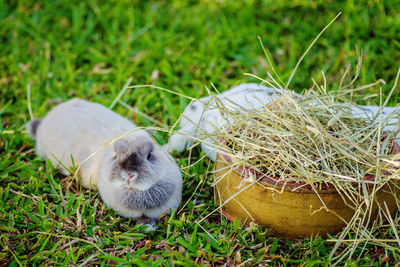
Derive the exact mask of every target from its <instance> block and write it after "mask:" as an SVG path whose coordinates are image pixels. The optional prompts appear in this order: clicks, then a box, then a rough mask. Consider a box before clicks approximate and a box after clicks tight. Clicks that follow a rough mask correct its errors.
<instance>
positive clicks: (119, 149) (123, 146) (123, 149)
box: [114, 138, 128, 159]
mask: <svg viewBox="0 0 400 267" xmlns="http://www.w3.org/2000/svg"><path fill="white" fill-rule="evenodd" d="M114 150H115V153H116V154H117V158H118V159H121V158H122V157H123V156H124V155H125V154H126V153H127V152H128V141H126V140H125V139H122V138H120V139H118V140H117V141H115V143H114Z"/></svg>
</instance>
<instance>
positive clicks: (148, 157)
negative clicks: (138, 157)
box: [147, 152, 153, 160]
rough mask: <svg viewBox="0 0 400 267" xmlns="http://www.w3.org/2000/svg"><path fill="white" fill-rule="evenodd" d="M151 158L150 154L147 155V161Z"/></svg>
mask: <svg viewBox="0 0 400 267" xmlns="http://www.w3.org/2000/svg"><path fill="white" fill-rule="evenodd" d="M152 158H153V155H152V154H151V152H150V153H149V154H147V160H151V159H152Z"/></svg>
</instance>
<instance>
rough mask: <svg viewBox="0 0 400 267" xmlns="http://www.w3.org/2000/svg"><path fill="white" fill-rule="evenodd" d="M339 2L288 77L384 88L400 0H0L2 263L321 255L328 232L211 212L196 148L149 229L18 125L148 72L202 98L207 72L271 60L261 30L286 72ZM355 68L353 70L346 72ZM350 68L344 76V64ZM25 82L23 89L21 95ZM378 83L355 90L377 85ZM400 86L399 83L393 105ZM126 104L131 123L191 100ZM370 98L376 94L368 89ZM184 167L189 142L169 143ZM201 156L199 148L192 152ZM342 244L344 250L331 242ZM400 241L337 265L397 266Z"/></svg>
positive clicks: (233, 80) (277, 260) (235, 73)
mask: <svg viewBox="0 0 400 267" xmlns="http://www.w3.org/2000/svg"><path fill="white" fill-rule="evenodd" d="M339 12H342V14H341V16H340V17H339V18H338V20H337V21H336V22H334V23H333V24H332V26H331V27H330V28H329V29H327V31H326V32H325V33H324V34H323V35H322V36H321V38H320V39H319V40H318V42H317V43H316V44H315V45H314V46H313V48H312V49H311V50H310V52H309V53H308V54H307V56H306V57H305V58H304V60H303V62H302V63H301V65H300V66H299V69H298V70H297V72H296V75H295V76H294V78H293V80H292V82H291V84H290V88H291V89H293V90H295V91H297V92H301V91H302V90H303V89H305V88H309V87H311V86H312V85H313V81H312V78H313V79H314V80H315V81H316V82H318V83H321V82H322V81H323V75H322V72H323V73H324V75H325V76H326V79H327V81H328V85H329V86H328V89H329V90H335V88H337V87H338V84H339V82H340V79H341V77H342V75H343V73H344V72H345V70H346V68H347V67H348V66H352V70H354V69H355V66H356V63H357V53H358V52H357V51H359V52H361V51H363V64H362V67H361V71H360V77H359V79H358V81H357V82H356V83H355V85H361V84H368V83H372V82H375V81H376V80H378V79H383V80H384V81H385V82H386V84H385V85H384V86H383V92H384V95H385V94H387V93H388V91H389V90H390V88H391V86H392V85H393V83H394V78H395V75H396V73H397V69H398V68H399V67H400V60H399V59H400V2H398V1H389V0H388V1H379V0H370V1H351V0H349V1H307V0H295V1H293V0H284V1H256V0H249V1H208V0H203V1H178V0H175V1H117V0H114V1H94V0H86V1H70V0H68V1H67V0H63V1H52V0H50V1H33V0H26V1H6V0H0V122H1V123H0V153H1V154H0V202H1V204H0V246H1V250H0V265H11V266H16V265H29V266H30V265H42V264H46V265H85V264H92V265H94V264H98V265H107V264H118V263H119V264H130V263H132V264H137V265H141V266H158V265H172V264H174V265H185V266H190V265H196V264H200V265H223V264H228V265H232V264H234V265H239V264H242V265H257V264H263V265H266V264H271V265H292V264H294V265H297V264H300V265H306V266H314V265H322V266H324V265H330V264H332V263H333V262H332V261H331V260H330V259H329V254H330V251H331V249H332V247H333V244H332V243H330V242H328V241H325V240H324V239H322V238H320V237H314V238H311V239H303V240H295V241H289V240H285V239H282V238H277V237H274V236H273V235H272V234H271V233H270V231H269V230H268V229H267V228H264V227H260V226H257V225H254V224H251V225H249V226H243V225H241V224H240V223H239V222H228V221H227V220H226V219H225V218H223V217H221V216H220V215H219V214H217V213H213V214H212V215H211V216H208V217H207V218H206V219H205V220H201V219H202V218H204V217H205V216H207V215H208V214H209V213H210V212H211V211H213V210H214V209H215V208H216V206H215V204H214V202H213V197H214V196H213V189H212V187H211V183H212V181H213V176H212V175H211V174H210V173H209V172H208V171H209V170H210V169H211V168H212V166H211V165H210V164H209V163H208V162H207V161H205V160H201V161H200V162H199V163H198V164H196V165H195V166H192V167H190V168H187V169H186V171H185V175H184V189H183V200H182V205H181V208H180V209H179V210H177V211H176V212H175V213H173V214H171V215H170V216H167V217H165V218H164V219H163V220H161V221H160V224H159V225H158V230H157V231H155V232H150V233H148V232H145V231H144V229H143V227H139V226H136V225H135V223H134V222H133V221H132V220H129V219H126V218H122V217H120V216H118V215H117V214H116V213H115V212H114V211H112V210H109V209H107V208H106V207H105V206H104V204H103V203H102V202H101V199H100V197H99V195H98V193H97V192H96V191H93V190H92V191H89V190H85V189H82V188H79V186H77V185H73V186H72V187H69V188H67V187H66V184H67V183H66V181H68V180H69V179H71V177H64V176H63V175H61V174H60V173H59V172H58V171H57V170H54V169H52V168H51V167H50V168H49V170H48V171H46V167H45V162H43V161H42V160H41V159H40V158H38V157H37V156H36V155H35V153H34V141H33V140H31V139H30V138H29V137H28V136H27V135H26V132H25V129H24V125H25V124H26V123H27V122H28V121H29V120H30V114H29V111H28V104H31V109H32V112H33V116H34V117H40V116H44V115H45V114H46V113H47V111H49V109H50V108H51V107H52V106H53V105H54V104H52V103H53V102H55V101H63V100H67V99H70V98H72V97H80V98H84V99H88V100H91V101H95V102H99V103H102V104H104V105H106V106H109V105H110V104H111V103H112V101H113V100H114V99H115V98H116V97H117V95H118V93H119V92H120V90H121V89H122V87H123V86H124V84H125V83H126V82H127V81H128V79H129V78H132V83H131V84H132V85H146V84H147V85H156V86H160V87H163V88H167V89H168V90H171V91H175V92H178V93H180V94H184V95H188V96H192V97H201V96H204V95H205V94H207V90H206V87H208V88H211V87H212V84H213V85H214V86H215V87H216V88H217V89H218V90H220V91H224V90H227V89H229V88H230V87H232V86H234V85H237V84H239V83H242V82H256V81H257V80H256V79H255V78H252V77H249V76H248V75H245V73H252V74H254V75H257V76H260V77H266V73H267V72H268V71H271V67H270V66H269V65H268V64H267V60H266V57H265V55H264V53H263V50H262V46H261V45H260V42H259V40H258V38H257V37H260V39H261V41H262V43H263V45H264V46H265V48H266V50H267V53H268V54H269V55H270V57H271V58H272V59H273V64H274V66H275V69H276V71H277V73H278V74H279V76H280V77H281V79H282V80H283V81H287V80H288V78H289V77H290V74H291V72H292V70H293V69H294V67H295V65H296V63H297V62H298V60H299V58H300V57H301V55H302V54H303V53H304V51H305V50H306V49H307V47H308V46H309V44H310V43H311V42H312V40H313V39H314V38H315V36H317V35H318V33H319V32H320V31H321V30H322V28H324V26H326V25H327V24H328V23H329V22H330V21H331V19H332V18H334V17H335V16H336V15H337V14H338V13H339ZM353 73H354V72H353ZM347 80H351V77H348V78H347ZM28 88H30V98H31V99H30V101H28ZM378 92H379V88H377V87H374V88H372V89H369V90H367V91H366V92H362V93H363V94H372V93H378ZM399 97H400V94H399V93H398V90H396V91H395V93H394V96H393V97H392V98H391V102H390V104H391V105H392V106H394V105H396V104H397V101H398V99H399ZM122 100H123V101H124V102H125V103H127V104H128V105H130V106H132V107H134V108H137V109H139V110H140V111H141V112H143V113H145V114H147V115H148V116H150V117H151V118H152V119H151V120H150V119H148V118H145V117H143V116H141V115H139V114H136V113H134V112H132V111H131V110H129V109H127V108H126V107H125V106H123V105H121V104H117V105H116V106H115V107H114V110H115V111H116V112H118V113H120V114H121V115H123V116H125V117H126V118H129V119H131V120H133V121H134V122H135V123H136V124H137V125H140V126H157V125H156V124H155V122H154V120H157V121H159V122H161V123H162V124H163V125H169V126H172V125H173V124H174V123H175V122H176V120H177V119H178V118H179V116H180V114H181V112H182V111H183V109H184V107H185V106H186V105H187V104H188V103H189V102H190V101H189V100H188V99H185V98H183V97H180V96H178V95H176V94H172V93H169V92H166V91H162V90H158V89H155V88H150V87H143V88H135V89H129V90H127V91H126V92H125V94H124V95H123V96H122ZM362 103H363V104H366V103H367V104H378V103H379V97H376V98H368V99H365V100H363V102H362ZM155 138H156V139H157V140H158V141H159V142H160V143H161V144H163V143H165V142H166V141H167V138H168V135H167V133H165V132H156V133H155ZM175 156H176V158H177V161H178V162H179V163H180V165H182V166H183V167H186V166H188V164H189V158H188V157H189V156H188V154H178V155H175ZM201 156H202V154H201V151H199V150H197V151H196V153H194V155H193V156H192V158H191V161H192V162H193V161H194V160H196V159H197V158H200V157H201ZM339 250H340V249H339ZM398 261H400V250H395V251H392V250H387V249H384V248H381V247H378V246H370V245H367V246H366V247H361V246H360V247H358V248H355V254H354V255H353V256H352V257H347V258H345V259H344V260H343V261H342V262H341V263H340V264H345V263H347V264H349V265H353V266H357V265H380V264H385V265H388V266H392V265H394V264H395V263H396V262H398Z"/></svg>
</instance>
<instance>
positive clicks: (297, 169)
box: [222, 94, 395, 186]
mask: <svg viewBox="0 0 400 267" xmlns="http://www.w3.org/2000/svg"><path fill="white" fill-rule="evenodd" d="M333 99H334V98H333V97H331V96H329V95H312V96H308V97H307V96H306V97H305V98H304V99H301V100H299V99H297V98H295V97H293V96H292V95H290V94H282V95H281V96H278V97H274V98H273V99H272V101H271V102H270V103H269V104H267V105H266V106H265V107H264V109H263V110H256V111H254V110H253V111H246V112H240V113H236V114H234V115H232V114H230V116H231V117H233V118H234V122H233V123H232V124H231V125H230V127H229V134H224V135H222V136H223V137H224V138H225V140H226V141H227V143H228V146H229V147H230V148H231V151H232V154H233V155H231V156H232V158H233V159H234V160H235V161H237V162H241V163H242V164H243V165H245V166H246V167H250V168H252V169H254V170H257V171H258V172H260V173H263V174H266V175H268V176H272V177H276V178H281V179H283V180H286V181H296V182H300V183H302V184H312V185H317V184H320V183H334V184H341V185H343V186H344V185H346V184H348V182H356V181H360V180H364V177H365V176H366V175H369V174H375V173H376V172H377V171H379V172H382V171H385V170H386V171H390V169H391V168H393V165H390V164H388V163H389V162H391V161H392V159H391V158H393V157H394V156H393V155H391V148H392V144H393V143H392V142H391V140H393V139H394V137H395V133H393V132H384V131H383V127H382V126H381V125H380V123H379V122H380V120H376V119H375V120H374V119H373V118H368V117H367V116H363V118H361V117H360V116H354V109H356V106H352V107H353V108H351V106H349V105H345V104H342V103H338V102H334V101H333ZM360 112H362V110H361V109H360V110H359V112H358V113H360Z"/></svg>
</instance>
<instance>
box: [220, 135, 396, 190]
mask: <svg viewBox="0 0 400 267" xmlns="http://www.w3.org/2000/svg"><path fill="white" fill-rule="evenodd" d="M220 142H221V143H222V144H223V145H224V146H225V147H227V142H226V140H225V139H224V138H221V139H220ZM391 143H392V146H391V148H390V149H391V154H399V153H400V145H399V143H398V142H396V139H393V140H391ZM221 151H222V152H223V151H227V150H224V149H222V150H220V151H219V152H218V155H217V157H218V158H221V159H223V160H224V161H225V162H226V163H232V162H233V161H232V158H231V157H230V156H228V155H227V153H221ZM233 171H235V172H236V173H238V174H239V175H241V176H250V175H251V176H253V177H256V180H258V182H259V183H262V184H264V185H266V186H268V187H273V188H275V189H278V190H284V191H290V192H293V193H296V192H301V193H315V192H318V193H337V190H336V189H335V187H334V186H333V184H331V183H326V182H325V183H321V184H320V185H319V186H318V187H313V186H312V185H310V184H304V183H302V182H297V181H287V180H285V179H281V178H277V177H272V176H269V175H266V174H263V173H261V172H258V171H256V170H254V169H251V168H249V167H246V166H243V165H240V166H238V167H237V168H235V169H233ZM364 179H365V180H367V181H373V180H374V179H375V175H373V174H369V175H366V176H365V177H364Z"/></svg>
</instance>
